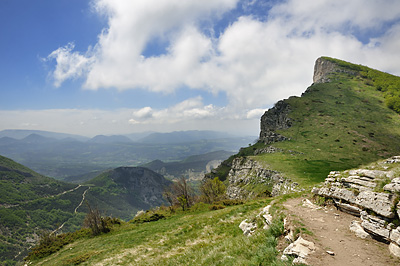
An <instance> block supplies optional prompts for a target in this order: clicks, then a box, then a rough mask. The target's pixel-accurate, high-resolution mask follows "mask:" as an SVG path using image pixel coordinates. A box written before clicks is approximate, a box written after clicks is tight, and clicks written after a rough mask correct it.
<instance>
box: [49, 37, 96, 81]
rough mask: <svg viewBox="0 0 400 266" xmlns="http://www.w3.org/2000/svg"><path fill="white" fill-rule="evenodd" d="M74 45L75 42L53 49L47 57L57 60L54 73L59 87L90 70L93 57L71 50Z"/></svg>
mask: <svg viewBox="0 0 400 266" xmlns="http://www.w3.org/2000/svg"><path fill="white" fill-rule="evenodd" d="M74 47H75V44H74V43H69V44H67V45H66V46H64V47H60V48H58V49H57V50H55V51H53V52H52V53H51V54H50V55H49V56H48V57H47V59H45V60H52V59H54V60H55V61H56V69H55V70H54V71H53V73H52V75H53V78H54V86H55V87H59V86H60V85H61V84H62V83H63V82H64V81H65V80H67V79H75V78H79V77H81V76H83V75H84V74H85V72H87V71H88V68H90V64H91V62H92V60H93V58H91V57H87V56H84V55H81V54H80V53H79V52H73V53H72V52H71V51H72V50H73V49H74ZM89 51H90V49H89ZM88 54H89V52H88Z"/></svg>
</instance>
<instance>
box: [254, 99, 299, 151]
mask: <svg viewBox="0 0 400 266" xmlns="http://www.w3.org/2000/svg"><path fill="white" fill-rule="evenodd" d="M289 113H290V105H289V104H288V103H287V102H285V101H284V100H283V101H279V102H277V103H276V104H275V106H274V107H272V108H271V109H269V110H268V111H266V112H265V113H264V115H263V116H262V117H261V123H260V129H261V131H260V139H259V140H260V141H261V142H264V143H266V144H270V143H273V142H278V141H284V140H287V138H286V137H285V136H283V135H281V134H278V133H276V131H277V130H280V129H287V128H289V127H291V125H292V121H291V119H290V118H289V116H288V114H289Z"/></svg>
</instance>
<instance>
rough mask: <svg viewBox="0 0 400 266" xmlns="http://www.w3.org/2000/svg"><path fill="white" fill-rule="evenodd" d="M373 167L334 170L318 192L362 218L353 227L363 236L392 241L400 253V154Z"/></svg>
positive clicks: (391, 249)
mask: <svg viewBox="0 0 400 266" xmlns="http://www.w3.org/2000/svg"><path fill="white" fill-rule="evenodd" d="M368 168H369V169H356V170H349V171H344V172H336V171H333V172H330V174H329V175H328V177H327V178H326V179H325V183H324V185H323V186H322V187H320V188H313V190H312V192H313V193H314V194H316V195H319V196H323V197H325V198H329V199H332V200H333V202H334V204H335V205H336V206H337V208H338V209H339V210H341V211H345V212H347V213H350V214H352V215H355V216H358V217H360V218H361V223H360V222H358V221H353V222H352V224H351V226H350V230H351V231H353V232H355V234H356V235H357V236H359V237H361V238H367V237H372V238H374V239H377V240H379V241H382V242H386V243H389V244H390V251H391V252H392V253H393V254H394V255H396V254H397V255H396V256H398V255H399V256H400V252H398V251H400V228H399V227H397V226H396V225H395V224H397V225H398V224H399V213H400V208H399V207H400V206H399V194H398V192H399V191H400V177H397V176H396V173H399V169H400V157H399V156H394V157H392V158H389V159H387V160H384V161H382V162H378V163H376V164H372V165H370V166H369V167H368Z"/></svg>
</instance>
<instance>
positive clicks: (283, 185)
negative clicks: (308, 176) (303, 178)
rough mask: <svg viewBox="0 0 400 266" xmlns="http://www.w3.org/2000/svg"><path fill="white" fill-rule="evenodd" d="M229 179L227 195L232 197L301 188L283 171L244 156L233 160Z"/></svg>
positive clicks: (254, 195) (248, 196)
mask: <svg viewBox="0 0 400 266" xmlns="http://www.w3.org/2000/svg"><path fill="white" fill-rule="evenodd" d="M228 180H229V186H228V188H227V196H228V198H230V199H247V198H252V197H256V196H258V195H261V194H267V195H270V196H278V195H281V194H286V193H289V192H293V191H298V190H299V188H298V184H297V183H295V182H292V181H291V180H290V179H287V178H285V177H284V176H283V175H282V174H281V173H279V172H277V171H274V170H271V169H269V168H268V167H267V166H264V165H263V164H262V163H260V162H258V161H255V160H252V159H250V158H244V157H238V158H236V159H234V160H233V162H232V167H231V170H230V172H229V175H228ZM255 187H257V188H256V189H255Z"/></svg>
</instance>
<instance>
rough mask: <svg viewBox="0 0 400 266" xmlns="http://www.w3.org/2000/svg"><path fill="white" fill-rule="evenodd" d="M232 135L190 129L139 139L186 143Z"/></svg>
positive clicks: (155, 141) (145, 141) (146, 141)
mask: <svg viewBox="0 0 400 266" xmlns="http://www.w3.org/2000/svg"><path fill="white" fill-rule="evenodd" d="M231 137H232V136H229V135H227V134H226V133H223V132H216V131H207V130H203V131H201V130H189V131H174V132H170V133H152V134H150V135H148V136H147V137H144V138H142V139H139V140H138V142H141V143H153V144H154V143H157V144H167V143H185V142H195V141H200V140H211V139H225V138H231Z"/></svg>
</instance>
